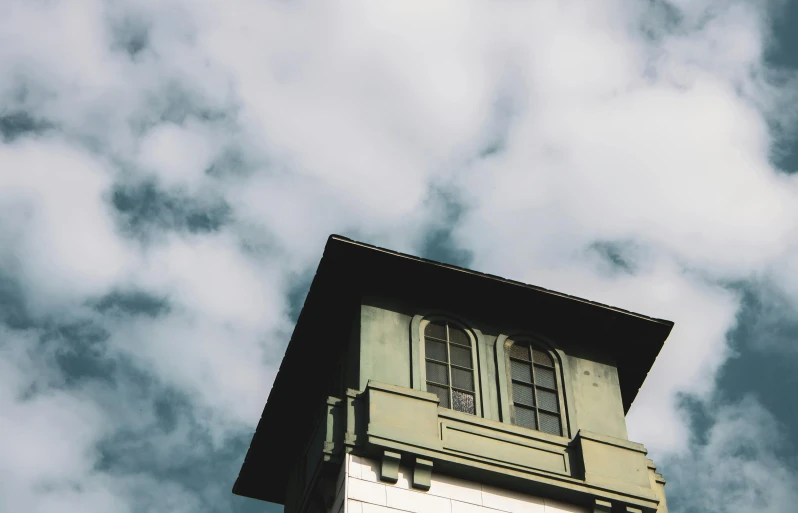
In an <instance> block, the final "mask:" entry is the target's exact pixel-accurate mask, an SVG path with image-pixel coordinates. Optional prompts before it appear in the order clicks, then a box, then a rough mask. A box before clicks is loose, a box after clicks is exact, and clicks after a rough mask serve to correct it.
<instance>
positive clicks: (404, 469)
mask: <svg viewBox="0 0 798 513" xmlns="http://www.w3.org/2000/svg"><path fill="white" fill-rule="evenodd" d="M672 328H673V323H672V322H669V321H664V320H660V319H653V318H650V317H646V316H643V315H639V314H635V313H632V312H628V311H626V310H621V309H618V308H613V307H610V306H606V305H602V304H599V303H594V302H591V301H587V300H584V299H580V298H576V297H572V296H568V295H565V294H560V293H557V292H553V291H550V290H546V289H542V288H539V287H535V286H531V285H526V284H523V283H519V282H516V281H512V280H507V279H503V278H500V277H497V276H493V275H487V274H482V273H478V272H474V271H471V270H468V269H463V268H459V267H455V266H451V265H445V264H441V263H437V262H433V261H430V260H424V259H420V258H416V257H412V256H409V255H405V254H401V253H397V252H394V251H389V250H385V249H382V248H377V247H374V246H369V245H366V244H362V243H359V242H356V241H353V240H350V239H347V238H344V237H339V236H335V235H333V236H331V237H330V238H329V240H328V242H327V245H326V247H325V250H324V256H323V257H322V260H321V262H320V264H319V267H318V270H317V272H316V275H315V277H314V279H313V283H312V285H311V287H310V291H309V292H308V295H307V298H306V300H305V304H304V307H303V309H302V312H301V313H300V316H299V319H298V321H297V324H296V327H295V329H294V333H293V335H292V337H291V341H290V343H289V345H288V348H287V350H286V353H285V357H284V358H283V361H282V364H281V365H280V370H279V372H278V373H277V376H276V378H275V380H274V385H273V387H272V390H271V392H270V394H269V398H268V401H267V402H266V406H265V408H264V410H263V415H262V417H261V420H260V422H259V424H258V427H257V430H256V432H255V435H254V437H253V439H252V443H251V446H250V448H249V451H248V453H247V456H246V459H245V461H244V464H243V466H242V468H241V472H240V474H239V477H238V479H237V481H236V483H235V485H234V487H233V492H234V493H236V494H238V495H243V496H246V497H252V498H255V499H261V500H264V501H269V502H275V503H279V504H283V505H285V512H286V513H327V512H329V513H390V512H392V511H406V512H413V513H500V512H511V513H527V512H528V513H566V512H571V513H575V512H581V513H594V512H606V513H610V512H613V513H617V512H624V513H655V512H656V513H665V512H666V511H667V507H666V503H665V495H664V484H665V482H664V480H663V479H662V476H661V475H659V474H657V473H656V471H655V470H656V469H655V467H654V464H653V463H652V462H651V460H648V459H646V450H645V448H644V447H643V446H642V445H641V444H639V443H635V442H632V441H629V440H628V437H627V432H626V422H625V414H626V412H627V411H628V410H629V407H630V406H631V404H632V401H633V400H634V398H635V396H636V394H637V392H638V389H639V388H640V386H641V385H642V383H643V380H644V379H645V377H646V375H647V373H648V371H649V369H650V368H651V366H652V365H653V363H654V360H655V358H656V356H657V354H658V353H659V350H660V349H661V347H662V345H663V344H664V342H665V339H666V338H667V336H668V334H669V333H670V331H671V329H672Z"/></svg>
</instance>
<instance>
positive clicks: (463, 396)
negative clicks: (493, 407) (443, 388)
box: [452, 390, 477, 415]
mask: <svg viewBox="0 0 798 513" xmlns="http://www.w3.org/2000/svg"><path fill="white" fill-rule="evenodd" d="M452 409H454V410H457V411H461V412H463V413H470V414H472V415H476V413H477V408H476V404H475V403H474V394H467V393H465V392H460V391H459V390H452Z"/></svg>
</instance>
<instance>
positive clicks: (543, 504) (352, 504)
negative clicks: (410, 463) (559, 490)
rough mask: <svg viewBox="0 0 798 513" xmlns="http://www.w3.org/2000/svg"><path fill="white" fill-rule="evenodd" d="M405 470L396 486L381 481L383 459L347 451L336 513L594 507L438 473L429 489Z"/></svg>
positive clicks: (524, 512) (561, 512)
mask: <svg viewBox="0 0 798 513" xmlns="http://www.w3.org/2000/svg"><path fill="white" fill-rule="evenodd" d="M410 472H411V471H410V470H409V469H405V468H402V469H400V472H399V481H398V482H397V483H396V484H389V483H384V482H381V481H380V480H379V462H377V461H372V460H367V459H364V458H359V457H357V456H352V455H347V457H346V461H345V463H344V465H343V468H342V469H341V476H340V477H339V481H338V483H339V485H338V497H337V498H336V500H335V504H334V506H333V508H332V512H333V513H391V512H397V511H405V512H411V513H499V512H506V513H588V509H587V508H584V507H581V506H575V505H572V504H564V503H562V502H558V501H554V500H551V499H543V498H541V497H535V496H532V495H525V494H521V493H516V492H511V491H508V490H502V489H499V488H494V487H492V486H487V485H482V484H480V483H475V482H472V481H464V480H462V479H454V478H451V477H447V476H442V475H437V474H435V473H433V475H432V486H431V487H430V490H429V491H427V492H423V491H420V490H416V489H414V488H412V487H411V486H410V482H409V480H408V478H409V477H410Z"/></svg>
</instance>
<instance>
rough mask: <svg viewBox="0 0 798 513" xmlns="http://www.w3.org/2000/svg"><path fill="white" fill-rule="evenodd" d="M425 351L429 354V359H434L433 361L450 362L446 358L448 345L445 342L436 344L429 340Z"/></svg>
mask: <svg viewBox="0 0 798 513" xmlns="http://www.w3.org/2000/svg"><path fill="white" fill-rule="evenodd" d="M424 349H425V350H426V353H427V358H432V359H433V360H438V361H439V362H447V361H449V360H448V358H446V343H445V342H435V341H434V340H432V339H429V340H427V342H426V344H425V346H424Z"/></svg>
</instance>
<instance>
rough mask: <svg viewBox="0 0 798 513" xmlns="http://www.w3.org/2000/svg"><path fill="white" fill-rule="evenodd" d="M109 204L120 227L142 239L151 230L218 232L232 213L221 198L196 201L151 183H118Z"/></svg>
mask: <svg viewBox="0 0 798 513" xmlns="http://www.w3.org/2000/svg"><path fill="white" fill-rule="evenodd" d="M112 203H113V205H114V208H116V210H117V211H118V212H119V214H120V218H121V220H122V226H123V229H124V230H125V231H127V232H128V233H130V234H131V235H135V236H137V237H143V238H146V237H147V236H148V235H150V233H151V231H156V232H157V231H165V230H167V231H168V230H178V231H181V230H186V231H188V232H191V233H202V232H212V231H217V230H219V229H220V228H221V227H222V226H224V225H225V224H226V223H228V222H229V221H230V217H231V215H232V210H231V208H230V207H229V206H228V205H227V203H226V202H225V201H224V200H222V199H211V200H198V199H196V198H192V197H190V196H186V195H182V194H180V193H170V192H167V191H164V190H162V189H160V188H159V187H158V186H156V185H155V184H154V183H152V182H143V183H137V184H134V185H128V186H118V187H117V188H116V189H115V190H114V192H113V195H112Z"/></svg>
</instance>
